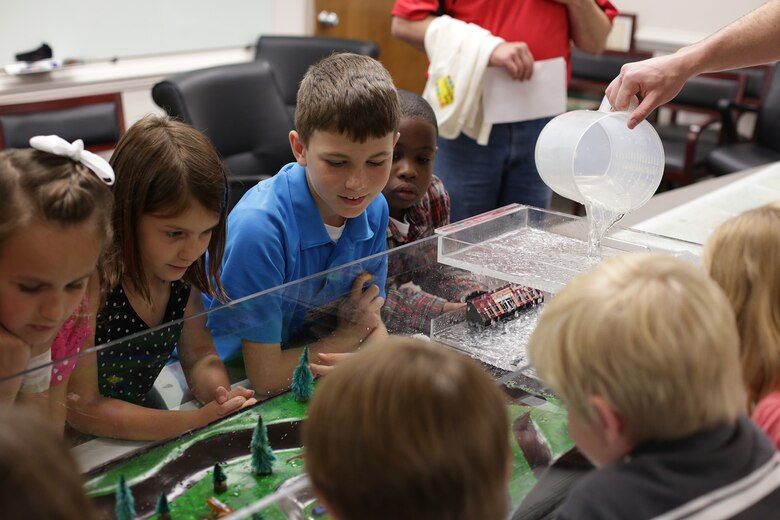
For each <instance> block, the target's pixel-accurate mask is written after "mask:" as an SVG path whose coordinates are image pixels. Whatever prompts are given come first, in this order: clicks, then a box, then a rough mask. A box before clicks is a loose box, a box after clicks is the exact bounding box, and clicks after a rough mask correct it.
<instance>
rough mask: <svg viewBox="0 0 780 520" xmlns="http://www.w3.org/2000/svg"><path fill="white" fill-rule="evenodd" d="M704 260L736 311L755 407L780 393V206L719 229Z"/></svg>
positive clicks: (744, 370)
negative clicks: (764, 399)
mask: <svg viewBox="0 0 780 520" xmlns="http://www.w3.org/2000/svg"><path fill="white" fill-rule="evenodd" d="M702 262H703V264H704V266H705V268H706V269H707V270H708V271H709V273H710V276H712V278H713V279H714V280H715V281H716V282H717V283H718V284H719V285H720V286H721V288H722V289H723V291H724V292H725V293H726V296H727V297H728V299H729V301H730V302H731V306H732V308H733V309H734V314H735V315H736V318H737V327H738V328H739V335H740V340H741V345H740V357H741V358H742V375H743V377H744V379H745V384H746V386H747V388H748V398H749V400H750V402H751V403H756V402H757V401H759V400H760V399H761V398H762V397H764V396H765V395H766V394H768V393H770V392H772V391H776V390H778V389H780V206H777V205H769V206H764V207H761V208H756V209H752V210H750V211H746V212H745V213H742V214H741V215H738V216H736V217H734V218H732V219H730V220H728V221H726V222H724V223H723V224H721V225H720V226H718V228H717V229H715V231H713V233H712V235H710V237H709V239H708V240H707V242H706V244H705V246H704V251H703V253H702Z"/></svg>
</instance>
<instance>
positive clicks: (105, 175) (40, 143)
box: [30, 135, 115, 186]
mask: <svg viewBox="0 0 780 520" xmlns="http://www.w3.org/2000/svg"><path fill="white" fill-rule="evenodd" d="M30 146H32V147H33V148H35V149H36V150H40V151H42V152H48V153H53V154H54V155H59V156H60V157H69V158H71V159H72V160H74V161H76V162H80V163H81V164H83V165H84V166H86V167H87V168H89V169H90V170H91V171H92V172H94V173H95V175H97V176H98V178H99V179H100V180H101V181H103V182H105V183H106V184H108V185H109V186H110V185H112V184H114V178H115V177H114V169H113V168H112V167H111V165H110V164H108V161H106V160H105V159H103V158H102V157H100V156H99V155H97V154H94V153H92V152H90V151H89V150H85V149H84V141H82V140H81V139H76V140H75V141H73V142H72V143H69V142H68V141H66V140H65V139H63V138H62V137H60V136H57V135H36V136H35V137H31V138H30Z"/></svg>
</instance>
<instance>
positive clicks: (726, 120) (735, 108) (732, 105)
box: [718, 99, 758, 144]
mask: <svg viewBox="0 0 780 520" xmlns="http://www.w3.org/2000/svg"><path fill="white" fill-rule="evenodd" d="M718 111H719V112H720V117H721V120H722V121H723V143H724V144H733V143H736V142H737V141H739V135H738V134H737V119H739V116H740V115H741V114H743V113H745V112H758V107H757V106H754V105H746V104H745V103H737V102H735V101H733V100H730V99H721V100H719V101H718Z"/></svg>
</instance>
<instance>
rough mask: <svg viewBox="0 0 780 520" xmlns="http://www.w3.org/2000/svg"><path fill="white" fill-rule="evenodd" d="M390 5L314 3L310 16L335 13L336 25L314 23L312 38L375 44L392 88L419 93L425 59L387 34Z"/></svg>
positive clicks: (337, 0)
mask: <svg viewBox="0 0 780 520" xmlns="http://www.w3.org/2000/svg"><path fill="white" fill-rule="evenodd" d="M394 3H395V1H394V0H315V2H314V16H315V17H316V16H317V15H318V13H321V12H323V11H325V12H328V13H335V14H336V16H338V23H337V24H336V25H324V24H321V23H318V22H317V20H314V27H315V29H314V34H315V35H317V36H331V37H334V38H354V39H358V40H373V41H375V42H376V43H377V44H379V61H381V62H382V64H383V65H384V66H385V67H386V68H387V70H389V71H390V74H391V75H392V76H393V81H394V82H395V85H396V86H397V87H398V88H403V89H406V90H411V91H412V92H417V93H422V91H423V87H424V86H425V71H426V69H427V67H428V58H427V57H426V56H425V54H424V53H422V52H420V51H418V50H417V49H414V48H413V47H411V46H410V45H409V44H407V43H404V42H402V41H401V40H399V39H397V38H394V37H393V35H392V34H390V22H391V19H392V16H390V10H391V9H392V7H393V4H394ZM331 16H332V15H331Z"/></svg>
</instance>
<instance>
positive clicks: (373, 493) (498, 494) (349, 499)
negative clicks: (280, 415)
mask: <svg viewBox="0 0 780 520" xmlns="http://www.w3.org/2000/svg"><path fill="white" fill-rule="evenodd" d="M303 433H304V445H305V446H306V469H307V471H308V473H309V475H310V476H311V480H312V484H313V486H314V489H315V490H316V491H317V492H318V494H319V495H320V496H321V498H322V499H323V500H324V502H325V503H326V505H327V506H328V507H329V511H330V512H331V514H332V515H333V516H334V517H335V518H338V519H339V520H352V519H355V520H356V519H362V518H371V519H373V520H381V519H397V518H415V519H417V520H426V519H431V520H433V519H440V518H449V519H463V520H466V519H473V518H480V519H484V520H493V519H495V520H499V519H502V518H505V515H506V497H507V495H506V493H507V488H506V485H507V479H508V469H509V466H508V464H509V460H510V459H509V457H510V451H509V435H508V434H509V430H508V419H507V414H506V409H505V406H504V402H503V397H502V394H501V392H500V390H499V389H498V387H497V386H496V385H495V383H494V382H493V381H492V380H491V379H490V377H489V376H488V375H487V374H485V372H484V371H483V370H482V369H481V368H480V367H479V366H478V365H477V364H476V363H474V362H473V361H472V360H470V359H468V358H466V357H464V356H462V355H460V354H457V353H455V352H452V351H449V350H447V349H446V348H444V347H442V346H441V345H437V344H434V343H429V342H427V341H422V340H416V339H411V338H401V337H397V338H389V339H387V340H384V341H382V343H380V344H376V345H372V347H371V348H367V349H363V350H362V351H360V352H358V353H357V354H355V355H354V356H351V358H350V359H349V360H347V361H346V362H344V363H343V364H340V365H339V366H338V367H337V368H336V369H335V370H334V371H333V372H332V373H331V374H329V375H328V376H327V377H326V378H325V379H324V380H323V381H322V383H321V384H320V386H319V387H318V389H317V392H316V394H315V396H314V400H313V402H312V404H311V406H310V408H309V417H308V419H307V421H306V425H305V426H304V432H303Z"/></svg>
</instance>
